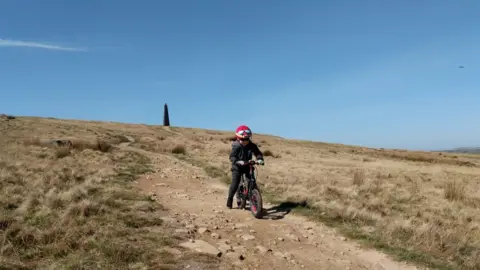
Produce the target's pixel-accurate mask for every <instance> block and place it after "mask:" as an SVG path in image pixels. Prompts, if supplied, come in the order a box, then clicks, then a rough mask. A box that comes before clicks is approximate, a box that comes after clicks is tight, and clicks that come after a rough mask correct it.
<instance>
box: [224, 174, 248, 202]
mask: <svg viewBox="0 0 480 270" xmlns="http://www.w3.org/2000/svg"><path fill="white" fill-rule="evenodd" d="M242 174H245V177H246V178H247V179H250V171H249V170H232V183H231V184H230V189H229V190H228V199H227V206H232V204H233V196H235V193H236V192H237V190H238V186H239V185H240V180H241V178H242ZM237 196H238V195H237Z"/></svg>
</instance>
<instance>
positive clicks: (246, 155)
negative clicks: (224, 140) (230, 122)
mask: <svg viewBox="0 0 480 270" xmlns="http://www.w3.org/2000/svg"><path fill="white" fill-rule="evenodd" d="M235 137H236V140H235V141H234V142H233V143H232V151H231V152H230V161H231V162H232V183H231V184H230V189H229V191H228V198H227V207H228V208H229V209H232V204H233V196H234V195H235V193H236V191H237V190H238V185H239V184H240V179H241V177H242V174H245V175H246V176H247V177H250V171H249V167H248V162H249V161H250V160H252V156H253V155H255V157H256V159H257V162H258V163H259V164H260V165H264V161H263V154H262V152H261V151H260V149H259V148H258V146H257V145H256V144H255V143H253V142H252V141H251V139H252V131H251V130H250V128H249V127H247V126H245V125H242V126H239V127H238V128H237V129H236V130H235ZM237 196H238V195H237Z"/></svg>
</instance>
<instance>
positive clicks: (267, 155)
mask: <svg viewBox="0 0 480 270" xmlns="http://www.w3.org/2000/svg"><path fill="white" fill-rule="evenodd" d="M263 155H264V156H266V157H273V156H274V155H273V152H272V151H270V150H265V151H263Z"/></svg>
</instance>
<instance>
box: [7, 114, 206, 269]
mask: <svg viewBox="0 0 480 270" xmlns="http://www.w3.org/2000/svg"><path fill="white" fill-rule="evenodd" d="M42 121H43V122H42ZM5 123H6V122H4V123H0V239H2V241H1V242H0V265H1V266H2V267H0V268H2V269H4V268H3V267H5V269H7V268H8V269H35V268H39V269H144V268H146V269H177V268H178V267H179V263H180V264H181V263H182V261H184V260H185V259H188V260H192V259H194V260H195V259H200V257H196V258H195V257H192V255H191V254H189V253H186V256H187V257H184V258H182V257H180V258H177V257H175V256H174V255H172V254H170V253H169V252H168V250H167V248H169V247H171V246H175V245H176V244H177V242H178V241H179V239H176V238H172V231H173V229H174V228H173V227H171V226H170V225H168V224H165V223H164V222H163V220H162V216H164V215H165V209H163V207H162V206H161V205H160V204H158V203H157V202H155V201H151V200H149V197H148V196H146V195H142V193H141V192H140V191H139V190H137V189H136V188H133V186H132V185H131V183H132V181H133V180H135V179H136V177H137V176H139V175H141V174H144V173H146V172H149V171H151V169H152V168H151V165H150V160H149V158H148V157H146V156H142V155H140V154H138V153H135V152H130V151H126V150H122V149H118V148H117V147H115V145H113V144H112V142H114V143H120V142H125V140H121V139H119V138H118V137H116V139H115V135H112V136H109V135H105V134H106V133H108V132H107V131H106V130H104V129H103V128H101V127H96V126H95V123H90V124H89V125H88V126H85V125H78V126H75V125H73V124H72V123H71V122H66V121H65V122H62V121H60V120H43V119H42V120H41V121H39V120H38V119H33V120H30V119H23V118H20V119H16V120H14V121H10V122H8V123H6V124H5ZM86 129H90V131H86ZM92 133H93V134H92ZM32 135H35V136H36V137H37V136H38V137H42V138H58V137H65V136H70V135H75V137H77V138H78V137H80V138H82V140H79V139H72V140H71V144H70V143H69V144H67V145H61V146H57V145H56V144H50V143H45V142H47V140H40V139H35V138H30V136H32ZM99 137H103V138H99ZM97 138H98V140H97ZM195 256H196V255H195Z"/></svg>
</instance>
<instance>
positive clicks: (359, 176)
mask: <svg viewBox="0 0 480 270" xmlns="http://www.w3.org/2000/svg"><path fill="white" fill-rule="evenodd" d="M352 183H353V185H356V186H361V185H363V183H365V172H364V171H363V170H359V169H357V170H355V172H353V181H352Z"/></svg>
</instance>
